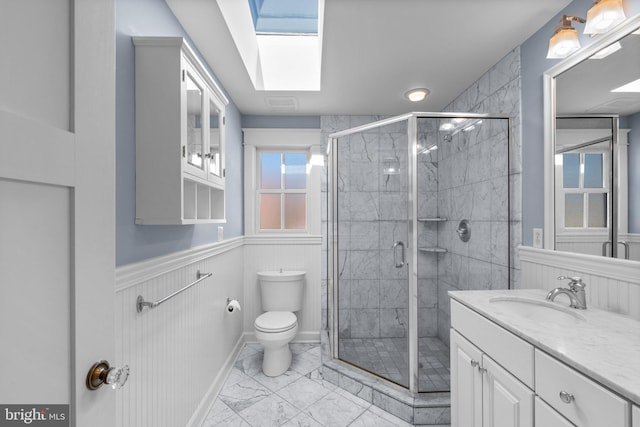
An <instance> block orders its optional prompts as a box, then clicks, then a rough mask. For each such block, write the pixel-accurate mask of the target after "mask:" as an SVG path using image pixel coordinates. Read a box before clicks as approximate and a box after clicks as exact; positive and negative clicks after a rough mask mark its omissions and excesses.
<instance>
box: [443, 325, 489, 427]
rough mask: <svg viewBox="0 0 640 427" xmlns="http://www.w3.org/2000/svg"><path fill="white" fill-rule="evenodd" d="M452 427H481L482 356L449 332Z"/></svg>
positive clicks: (458, 336)
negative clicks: (479, 367)
mask: <svg viewBox="0 0 640 427" xmlns="http://www.w3.org/2000/svg"><path fill="white" fill-rule="evenodd" d="M450 348H451V350H450V351H451V426H452V427H474V426H475V427H481V426H482V375H481V374H480V371H479V370H478V367H477V366H478V365H479V364H480V362H481V361H482V352H481V351H480V350H479V349H478V348H477V347H476V346H474V345H473V344H471V343H470V342H469V341H467V340H466V339H465V338H463V337H462V335H460V334H458V333H457V332H456V331H455V330H453V329H451V346H450Z"/></svg>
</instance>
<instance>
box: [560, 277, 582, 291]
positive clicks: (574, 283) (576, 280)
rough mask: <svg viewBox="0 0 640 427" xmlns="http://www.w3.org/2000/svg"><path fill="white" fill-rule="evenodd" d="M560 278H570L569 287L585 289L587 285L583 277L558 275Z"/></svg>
mask: <svg viewBox="0 0 640 427" xmlns="http://www.w3.org/2000/svg"><path fill="white" fill-rule="evenodd" d="M558 280H569V288H571V290H576V289H584V288H585V287H586V286H587V284H586V283H584V282H583V281H582V278H581V277H568V276H558Z"/></svg>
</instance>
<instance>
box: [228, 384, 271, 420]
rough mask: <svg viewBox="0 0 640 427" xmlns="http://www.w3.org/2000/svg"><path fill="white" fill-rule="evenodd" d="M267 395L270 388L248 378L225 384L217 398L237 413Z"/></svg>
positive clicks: (269, 392) (269, 393)
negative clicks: (232, 383) (228, 384)
mask: <svg viewBox="0 0 640 427" xmlns="http://www.w3.org/2000/svg"><path fill="white" fill-rule="evenodd" d="M269 395H271V390H269V389H268V388H266V387H265V386H263V385H262V384H260V383H259V382H257V381H255V380H253V379H251V378H250V379H248V380H244V381H241V382H239V383H237V384H234V385H232V386H229V387H227V386H226V385H225V387H223V388H222V390H221V391H220V395H219V396H218V398H219V399H220V400H222V401H223V402H224V403H225V404H226V405H227V406H228V407H229V408H231V409H232V410H233V411H234V412H236V413H237V412H240V411H242V410H243V409H245V408H248V407H249V406H251V405H254V404H256V403H258V402H259V401H260V400H262V399H264V398H266V397H268V396H269Z"/></svg>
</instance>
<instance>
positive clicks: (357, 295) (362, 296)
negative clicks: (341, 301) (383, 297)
mask: <svg viewBox="0 0 640 427" xmlns="http://www.w3.org/2000/svg"><path fill="white" fill-rule="evenodd" d="M379 306H380V280H352V281H351V298H350V307H351V308H378V307H379Z"/></svg>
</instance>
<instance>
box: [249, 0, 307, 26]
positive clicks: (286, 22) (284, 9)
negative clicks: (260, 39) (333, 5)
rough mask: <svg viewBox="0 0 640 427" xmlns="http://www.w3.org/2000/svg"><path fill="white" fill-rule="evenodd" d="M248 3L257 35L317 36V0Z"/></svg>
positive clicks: (250, 1) (254, 1) (269, 0)
mask: <svg viewBox="0 0 640 427" xmlns="http://www.w3.org/2000/svg"><path fill="white" fill-rule="evenodd" d="M248 1H249V8H250V9H251V17H252V18H253V26H254V28H255V30H256V33H258V34H260V33H282V34H318V0H248Z"/></svg>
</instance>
